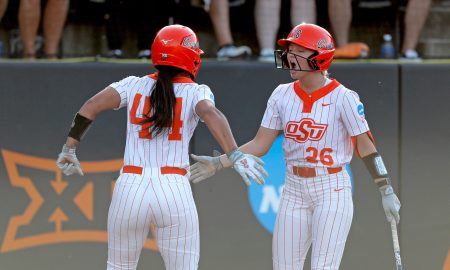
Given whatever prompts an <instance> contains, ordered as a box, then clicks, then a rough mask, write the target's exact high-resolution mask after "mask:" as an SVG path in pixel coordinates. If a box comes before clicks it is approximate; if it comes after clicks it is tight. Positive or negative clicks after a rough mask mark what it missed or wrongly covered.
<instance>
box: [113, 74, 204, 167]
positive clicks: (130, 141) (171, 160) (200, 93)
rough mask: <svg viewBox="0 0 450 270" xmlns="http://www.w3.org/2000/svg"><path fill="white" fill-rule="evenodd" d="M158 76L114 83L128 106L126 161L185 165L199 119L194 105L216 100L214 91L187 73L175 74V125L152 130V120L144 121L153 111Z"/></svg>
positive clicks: (127, 162)
mask: <svg viewBox="0 0 450 270" xmlns="http://www.w3.org/2000/svg"><path fill="white" fill-rule="evenodd" d="M156 80H157V77H156V75H155V74H152V75H149V76H145V77H141V78H138V77H127V78H125V79H123V80H122V81H120V82H117V83H114V84H112V85H111V86H112V87H113V88H115V89H116V90H117V91H118V92H119V94H120V96H121V99H122V100H121V104H120V107H125V106H126V107H127V115H128V116H127V137H126V146H125V155H124V165H132V166H138V167H144V168H161V167H176V168H186V167H188V166H189V155H188V150H189V141H190V139H191V137H192V135H193V132H194V130H195V128H196V126H197V124H198V120H199V117H198V116H197V115H196V113H195V106H196V105H197V103H198V102H199V101H201V100H203V99H208V100H211V101H213V95H212V93H211V91H210V89H209V87H208V86H206V85H198V84H197V83H195V82H193V81H192V80H190V79H189V78H186V77H176V78H174V80H173V81H172V82H173V86H174V87H173V89H174V93H175V96H176V104H175V108H174V115H173V123H172V126H171V127H170V128H165V129H163V130H162V132H161V133H159V134H155V133H153V134H152V133H151V132H150V130H151V127H152V124H151V123H149V122H146V121H145V120H146V117H145V116H146V115H147V116H148V115H149V112H151V108H150V96H151V93H152V91H153V89H154V85H155V84H156Z"/></svg>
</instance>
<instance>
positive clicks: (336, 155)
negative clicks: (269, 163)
mask: <svg viewBox="0 0 450 270" xmlns="http://www.w3.org/2000/svg"><path fill="white" fill-rule="evenodd" d="M261 126H263V127H266V128H270V129H276V130H283V131H284V136H285V140H284V142H283V152H284V158H285V160H286V163H287V165H288V166H302V167H340V166H343V165H345V164H346V163H349V162H350V160H351V159H352V156H353V146H352V137H354V136H357V135H359V134H362V133H365V132H368V131H369V126H368V124H367V121H366V120H365V117H364V107H363V104H362V103H361V101H360V100H359V96H358V94H357V93H356V92H354V91H352V90H349V89H347V88H346V87H344V86H343V85H341V84H340V83H339V82H337V81H336V80H329V79H327V81H326V83H325V86H324V87H323V88H321V89H318V90H316V91H315V92H313V93H312V94H307V93H306V92H305V91H304V90H303V89H301V87H300V85H299V82H298V81H295V82H292V83H289V84H282V85H279V86H278V87H277V88H276V89H275V90H274V91H273V93H272V95H271V97H270V98H269V100H268V102H267V108H266V112H265V114H264V117H263V120H262V123H261Z"/></svg>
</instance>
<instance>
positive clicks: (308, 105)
mask: <svg viewBox="0 0 450 270" xmlns="http://www.w3.org/2000/svg"><path fill="white" fill-rule="evenodd" d="M339 85H341V84H340V83H339V82H338V81H336V80H334V79H333V80H332V81H331V82H330V83H329V84H327V85H325V86H324V87H322V88H320V89H318V90H316V91H314V92H313V93H312V94H308V93H306V92H305V90H303V89H302V88H301V87H300V82H299V81H295V82H294V91H295V93H296V94H297V96H298V97H299V98H300V99H301V100H302V101H303V110H302V112H304V113H310V112H311V109H312V106H313V104H314V102H316V101H317V100H319V99H320V98H323V97H324V96H326V95H328V94H329V93H330V92H331V91H333V90H334V89H336V87H338V86H339Z"/></svg>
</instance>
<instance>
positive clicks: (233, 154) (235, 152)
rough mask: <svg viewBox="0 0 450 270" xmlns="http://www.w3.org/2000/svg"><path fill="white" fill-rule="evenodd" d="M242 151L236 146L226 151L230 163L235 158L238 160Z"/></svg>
mask: <svg viewBox="0 0 450 270" xmlns="http://www.w3.org/2000/svg"><path fill="white" fill-rule="evenodd" d="M243 155H244V153H242V152H241V151H240V150H239V148H236V149H234V150H232V151H231V152H229V153H227V157H228V159H229V160H230V161H231V163H233V164H234V163H235V162H236V160H238V159H239V158H240V157H242V156H243Z"/></svg>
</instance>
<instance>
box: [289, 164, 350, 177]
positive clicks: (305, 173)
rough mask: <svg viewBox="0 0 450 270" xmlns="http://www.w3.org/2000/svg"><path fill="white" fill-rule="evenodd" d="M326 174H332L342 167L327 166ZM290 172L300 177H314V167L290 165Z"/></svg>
mask: <svg viewBox="0 0 450 270" xmlns="http://www.w3.org/2000/svg"><path fill="white" fill-rule="evenodd" d="M327 171H328V174H334V173H338V172H340V171H342V167H337V168H327ZM292 173H293V174H295V175H297V176H301V177H316V176H317V174H316V169H315V168H308V167H297V166H293V167H292Z"/></svg>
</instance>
